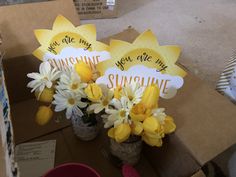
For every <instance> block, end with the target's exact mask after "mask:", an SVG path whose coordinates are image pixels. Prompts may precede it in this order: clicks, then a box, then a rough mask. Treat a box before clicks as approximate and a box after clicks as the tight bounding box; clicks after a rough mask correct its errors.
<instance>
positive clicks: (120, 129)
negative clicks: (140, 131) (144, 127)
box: [108, 123, 131, 143]
mask: <svg viewBox="0 0 236 177" xmlns="http://www.w3.org/2000/svg"><path fill="white" fill-rule="evenodd" d="M130 134H131V128H130V125H129V124H127V123H124V124H120V125H118V126H117V127H116V128H111V129H110V130H109V131H108V136H109V137H110V138H113V139H115V140H116V142H118V143H122V142H124V141H126V140H127V139H128V138H129V136H130Z"/></svg>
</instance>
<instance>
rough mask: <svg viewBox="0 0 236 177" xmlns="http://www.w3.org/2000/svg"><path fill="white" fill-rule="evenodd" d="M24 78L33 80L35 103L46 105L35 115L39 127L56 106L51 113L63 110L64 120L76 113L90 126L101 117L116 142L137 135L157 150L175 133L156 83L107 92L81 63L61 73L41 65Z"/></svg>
mask: <svg viewBox="0 0 236 177" xmlns="http://www.w3.org/2000/svg"><path fill="white" fill-rule="evenodd" d="M27 76H28V77H29V78H31V79H33V80H32V81H30V82H29V84H28V87H29V88H32V92H35V95H36V98H37V100H38V101H41V102H44V103H47V104H48V105H44V106H40V107H39V110H38V112H37V113H36V122H37V123H38V124H40V125H44V124H46V123H47V122H48V121H49V120H50V119H51V118H52V115H53V111H52V109H51V107H52V105H55V107H54V111H55V112H60V111H64V110H65V111H66V112H65V115H66V118H67V119H70V118H71V117H72V115H73V114H76V115H78V116H79V117H81V118H82V120H83V122H84V123H90V125H93V124H95V123H96V120H95V116H94V115H95V114H101V115H102V117H103V121H104V127H105V128H109V131H108V136H109V137H110V138H112V139H114V140H115V141H116V142H118V143H122V142H125V141H126V140H127V139H128V138H129V137H130V136H140V137H141V138H142V140H143V141H144V142H146V143H147V144H149V145H151V146H157V147H160V146H161V145H162V138H163V137H164V136H165V134H169V133H172V132H173V131H175V128H176V126H175V124H174V121H173V118H172V117H170V116H167V115H166V114H165V109H164V108H160V107H159V105H158V100H159V94H160V93H159V92H160V91H159V88H158V86H157V85H155V84H152V85H150V86H147V87H146V88H145V87H143V86H141V85H140V84H139V83H136V82H132V83H127V84H125V86H124V87H116V88H114V89H108V88H107V87H106V86H105V85H102V84H96V82H95V81H96V79H97V78H98V76H99V75H98V74H97V72H96V71H93V70H92V69H91V68H90V67H89V66H88V65H87V64H86V63H84V62H82V61H80V62H79V63H77V64H75V65H74V67H72V68H69V67H68V68H66V69H65V70H64V71H59V70H57V69H56V68H52V66H51V65H50V63H49V62H42V63H41V64H40V67H39V73H29V74H28V75H27ZM91 115H93V116H91Z"/></svg>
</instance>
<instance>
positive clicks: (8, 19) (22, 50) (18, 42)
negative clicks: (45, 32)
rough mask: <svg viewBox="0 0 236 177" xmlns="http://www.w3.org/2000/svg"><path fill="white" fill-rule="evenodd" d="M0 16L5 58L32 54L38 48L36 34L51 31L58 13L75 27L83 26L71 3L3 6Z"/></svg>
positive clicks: (69, 1)
mask: <svg viewBox="0 0 236 177" xmlns="http://www.w3.org/2000/svg"><path fill="white" fill-rule="evenodd" d="M0 14H1V15H0V31H1V32H2V36H3V41H4V43H3V46H2V48H3V49H4V51H5V53H6V55H5V58H13V57H17V56H24V55H29V54H31V53H32V52H33V51H34V50H35V49H36V48H37V47H38V46H39V43H38V42H37V40H36V38H35V37H34V33H33V31H34V30H35V29H51V27H52V22H53V21H54V19H55V18H56V16H57V15H59V14H61V15H64V16H65V17H67V18H68V19H70V21H71V22H72V23H73V24H74V25H79V24H80V20H79V17H78V14H77V12H76V10H75V7H74V4H73V1H72V0H59V1H49V2H40V3H28V4H19V5H11V6H1V7H0Z"/></svg>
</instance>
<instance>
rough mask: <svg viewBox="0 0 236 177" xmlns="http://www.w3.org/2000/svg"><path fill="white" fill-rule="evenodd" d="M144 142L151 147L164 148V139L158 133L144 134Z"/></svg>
mask: <svg viewBox="0 0 236 177" xmlns="http://www.w3.org/2000/svg"><path fill="white" fill-rule="evenodd" d="M142 140H143V141H144V142H145V143H147V144H148V145H150V146H157V147H161V146H162V138H161V137H160V136H159V135H158V134H157V133H148V132H144V133H143V135H142Z"/></svg>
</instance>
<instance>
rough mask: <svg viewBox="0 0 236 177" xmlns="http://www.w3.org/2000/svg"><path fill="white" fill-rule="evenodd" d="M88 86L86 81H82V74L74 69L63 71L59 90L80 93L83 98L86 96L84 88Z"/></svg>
mask: <svg viewBox="0 0 236 177" xmlns="http://www.w3.org/2000/svg"><path fill="white" fill-rule="evenodd" d="M86 86H87V84H86V83H82V82H81V79H80V76H79V75H78V74H77V73H76V72H75V71H74V70H73V69H71V70H69V71H66V72H63V74H62V75H61V77H60V81H59V82H58V86H57V89H58V90H68V91H71V92H74V93H76V94H80V95H81V96H82V97H83V98H85V97H86V94H85V93H84V88H85V87H86Z"/></svg>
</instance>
